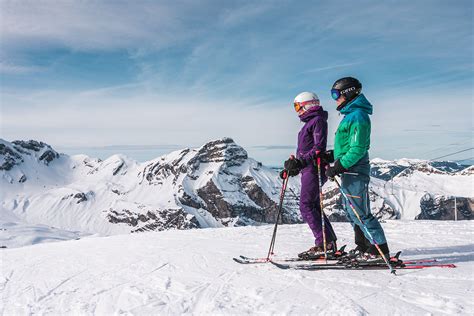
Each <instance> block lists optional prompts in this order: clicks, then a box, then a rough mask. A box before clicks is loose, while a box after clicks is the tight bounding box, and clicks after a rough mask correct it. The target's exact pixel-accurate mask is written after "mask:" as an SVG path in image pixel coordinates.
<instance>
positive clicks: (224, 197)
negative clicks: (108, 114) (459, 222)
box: [0, 138, 474, 234]
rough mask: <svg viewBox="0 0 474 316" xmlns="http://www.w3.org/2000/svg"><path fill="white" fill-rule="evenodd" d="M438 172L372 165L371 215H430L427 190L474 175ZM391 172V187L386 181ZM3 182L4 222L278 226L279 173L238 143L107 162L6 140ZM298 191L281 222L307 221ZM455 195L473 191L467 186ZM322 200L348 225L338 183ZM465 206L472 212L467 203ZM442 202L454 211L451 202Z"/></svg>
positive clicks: (0, 160)
mask: <svg viewBox="0 0 474 316" xmlns="http://www.w3.org/2000/svg"><path fill="white" fill-rule="evenodd" d="M438 167H439V168H440V169H438V168H436V167H435V166H434V164H433V163H429V162H426V161H421V160H416V161H413V160H406V159H405V160H402V161H395V162H390V161H383V160H380V159H374V160H373V161H372V172H373V178H372V182H371V186H370V199H371V206H372V212H373V213H374V214H376V216H377V217H380V218H383V219H398V218H411V219H414V218H415V217H420V216H422V213H423V205H426V203H425V204H423V203H420V201H421V197H422V196H425V195H426V193H427V192H429V193H430V194H432V196H433V198H434V199H435V200H436V199H438V200H439V198H438V197H439V196H444V195H443V194H444V193H446V192H447V193H449V192H451V191H452V192H458V191H459V190H456V188H453V185H451V186H448V187H443V185H444V183H446V181H445V180H446V179H454V180H453V181H455V182H453V183H459V181H460V180H462V181H464V182H463V183H467V182H466V181H468V182H469V180H470V179H471V178H470V177H469V176H470V175H472V167H468V168H465V169H463V170H458V169H459V166H455V165H453V164H449V165H447V166H444V167H443V166H441V167H440V165H439V164H438ZM441 169H442V170H441ZM448 169H449V171H447V170H448ZM388 175H389V176H390V177H389V178H388V179H389V180H390V181H386V180H385V179H387V176H388ZM447 177H449V178H447ZM0 181H1V185H2V191H1V192H0V198H1V201H2V204H1V205H0V207H1V209H0V210H1V217H0V222H10V223H26V224H28V225H32V224H42V225H49V226H51V227H56V228H57V229H64V230H67V231H82V232H87V233H100V234H116V233H130V232H142V231H156V230H164V229H191V228H203V227H223V226H241V225H259V224H264V223H273V222H274V221H275V218H276V212H277V210H278V201H279V193H280V188H281V180H280V179H279V178H278V171H277V170H274V169H270V168H267V167H265V166H264V165H262V164H261V163H260V162H257V161H255V160H253V159H252V158H249V157H248V154H247V152H246V151H245V149H243V148H242V147H241V146H239V145H237V144H236V143H235V142H234V141H233V140H232V139H230V138H222V139H218V140H214V141H211V142H208V143H206V144H204V145H203V146H202V147H200V148H195V149H191V148H185V149H183V150H178V151H175V152H172V153H170V154H168V155H164V156H161V157H158V158H156V159H153V160H151V161H147V162H144V163H137V162H136V161H134V160H131V159H129V158H127V157H126V156H123V155H113V156H111V157H109V158H107V159H105V160H100V159H96V158H90V157H87V156H85V155H75V156H68V155H65V154H60V153H58V152H56V151H55V150H54V149H53V148H52V147H51V146H49V145H47V144H45V143H43V142H38V141H33V140H32V141H14V142H11V143H10V142H7V141H4V140H0ZM433 181H435V182H434V183H438V184H439V187H436V186H433ZM456 181H458V182H456ZM448 182H449V181H448ZM419 183H420V184H421V183H423V185H422V188H420V187H419V186H418V184H419ZM299 187H300V184H299V178H298V177H295V178H292V179H290V183H289V188H288V191H287V193H286V198H285V204H284V205H285V207H284V213H283V218H282V222H283V223H300V222H301V217H300V215H299V210H298V200H299ZM427 189H428V190H427ZM425 191H426V192H425ZM457 195H460V196H464V198H468V197H471V196H472V195H474V194H471V191H469V190H464V192H462V191H459V194H457ZM324 197H325V199H324V204H325V211H326V214H327V215H328V216H329V217H330V219H331V220H334V221H345V220H346V218H345V215H344V211H343V210H342V208H341V200H340V199H341V196H340V194H339V192H338V189H337V187H336V186H335V184H334V183H331V182H328V183H326V184H325V186H324ZM449 199H450V198H449V197H445V198H444V200H443V201H449ZM425 200H426V198H425ZM463 203H464V204H463ZM461 204H462V205H468V206H469V207H470V204H469V203H465V201H464V202H461ZM433 205H435V206H436V205H438V206H439V205H441V204H440V203H434V204H433ZM443 205H445V206H443V207H444V209H448V208H447V206H446V205H451V204H450V202H447V204H446V203H444V204H443ZM407 209H409V211H407ZM432 209H433V208H432V207H431V208H430V211H429V212H424V214H425V215H423V216H422V217H423V218H427V217H426V216H428V218H430V217H429V216H430V215H426V214H435V213H436V212H433V211H432ZM469 210H470V209H469ZM461 213H462V214H470V212H468V211H463V212H461ZM443 214H444V215H443V216H438V217H439V218H443V219H444V218H448V217H449V214H450V213H449V211H446V212H444V213H443ZM436 216H437V215H436ZM436 216H434V217H433V218H436ZM463 216H464V215H463ZM464 218H469V216H467V215H466V216H465V217H464Z"/></svg>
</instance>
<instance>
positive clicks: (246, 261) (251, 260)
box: [233, 256, 338, 264]
mask: <svg viewBox="0 0 474 316" xmlns="http://www.w3.org/2000/svg"><path fill="white" fill-rule="evenodd" d="M233 260H234V261H236V262H238V263H242V264H253V263H267V262H269V261H271V260H275V258H273V259H270V260H267V258H249V257H245V256H239V258H233ZM276 260H277V261H279V262H326V260H324V258H322V259H313V260H306V259H301V258H298V257H294V258H293V257H288V258H276ZM329 261H334V262H337V261H338V259H328V262H329Z"/></svg>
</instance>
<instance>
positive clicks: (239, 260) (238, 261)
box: [232, 258, 248, 264]
mask: <svg viewBox="0 0 474 316" xmlns="http://www.w3.org/2000/svg"><path fill="white" fill-rule="evenodd" d="M232 260H234V261H235V262H237V263H241V264H245V263H248V262H246V261H244V260H242V259H239V258H232Z"/></svg>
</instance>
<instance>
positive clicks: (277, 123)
mask: <svg viewBox="0 0 474 316" xmlns="http://www.w3.org/2000/svg"><path fill="white" fill-rule="evenodd" d="M1 12H2V13H1V45H0V60H1V61H0V72H1V114H2V115H1V134H0V137H2V138H5V139H7V140H14V139H38V140H43V141H45V142H48V143H50V144H52V145H53V146H56V147H59V148H70V147H91V146H92V147H101V146H110V145H154V146H174V145H177V146H199V145H201V144H203V143H204V142H206V141H208V140H210V139H215V138H220V137H224V136H229V137H232V138H234V140H235V141H236V142H238V143H239V144H241V145H242V146H244V147H245V148H247V149H248V150H249V152H250V154H251V155H252V154H253V155H254V156H256V158H257V159H260V160H263V161H264V162H267V163H270V164H275V163H276V162H277V161H280V160H281V159H283V158H284V157H286V156H287V154H289V153H290V152H291V151H292V150H291V148H292V147H293V146H294V145H295V142H296V135H297V132H298V130H299V128H300V127H301V123H300V122H299V121H298V118H297V116H296V114H295V113H294V111H293V108H292V106H291V103H292V100H293V98H294V97H295V96H296V95H297V94H298V93H299V92H301V91H307V90H310V91H314V92H316V93H317V94H318V95H319V96H320V99H321V101H322V105H323V106H324V107H325V109H327V110H328V111H329V115H330V142H332V140H333V137H332V135H333V133H334V131H335V130H336V128H337V124H338V122H339V120H340V119H341V118H340V117H339V116H338V114H337V112H336V111H335V104H334V102H333V101H332V100H331V99H330V93H329V90H330V88H331V85H332V83H333V82H334V81H335V80H336V79H338V78H340V77H342V76H347V75H351V76H355V77H357V78H358V79H359V80H360V81H361V82H362V84H363V86H364V88H363V91H364V93H365V95H366V96H367V98H368V99H369V100H370V101H371V102H372V103H373V105H374V115H373V117H372V123H373V128H372V130H373V132H372V133H373V134H372V149H371V156H372V157H375V156H377V157H382V158H387V159H393V158H401V157H413V158H428V159H429V158H434V157H437V156H441V155H442V154H444V153H449V152H455V151H458V150H461V149H465V148H469V147H472V145H473V137H472V136H473V118H474V117H473V109H472V107H473V4H472V1H383V2H381V1H357V2H354V1H337V2H331V1H258V2H257V1H74V2H73V1H34V2H33V1H31V2H30V1H2V2H1ZM262 146H267V147H262ZM273 146H283V147H284V149H281V148H280V149H278V150H275V149H273V148H275V147H273ZM329 147H331V143H330V144H329ZM262 148H267V150H263V149H262ZM285 148H287V149H285ZM470 156H472V151H471V152H467V153H466V152H464V153H463V154H460V155H459V157H457V156H453V157H452V158H453V159H456V158H458V159H461V158H469V157H470Z"/></svg>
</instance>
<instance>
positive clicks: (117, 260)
mask: <svg viewBox="0 0 474 316" xmlns="http://www.w3.org/2000/svg"><path fill="white" fill-rule="evenodd" d="M382 225H383V226H384V228H385V231H386V234H387V238H388V240H389V243H390V247H391V250H392V251H396V250H402V251H403V254H402V258H403V257H405V258H437V259H438V260H440V261H441V262H449V263H455V264H456V265H457V268H455V269H447V268H431V269H424V270H399V271H398V276H393V275H390V273H389V272H388V271H386V270H379V271H339V270H338V271H294V270H280V269H278V268H276V267H274V266H272V265H270V264H259V265H240V264H238V263H235V262H233V261H232V257H233V256H237V255H239V254H244V255H247V256H265V254H266V252H267V249H268V245H269V242H270V238H271V234H272V230H273V226H272V225H264V226H258V227H250V226H249V227H238V228H219V229H213V228H209V229H200V230H187V231H177V230H174V231H164V232H149V233H141V234H127V235H117V236H110V237H97V236H92V237H86V238H83V239H80V240H70V241H63V242H56V243H43V244H38V245H33V246H28V247H23V248H14V249H0V259H1V260H0V264H1V266H0V268H1V269H0V271H1V273H0V292H1V293H2V294H1V295H2V304H0V314H3V315H25V314H56V315H58V314H62V315H64V314H69V315H71V314H74V315H86V314H87V315H89V314H97V315H111V314H133V315H151V314H154V315H158V314H160V315H163V314H172V315H179V314H197V315H209V314H239V315H241V314H263V315H267V314H313V315H314V314H318V315H335V314H336V315H362V314H375V315H393V314H397V315H419V314H436V315H442V314H461V315H472V314H473V313H474V303H473V300H472V297H473V288H474V286H473V285H474V282H473V281H474V273H473V268H474V264H473V260H474V245H473V243H472V232H473V228H474V227H473V225H474V224H473V223H472V222H471V221H459V222H450V221H403V220H398V221H387V222H386V223H383V224H382ZM334 226H335V230H336V232H337V233H338V237H339V241H338V242H339V244H340V245H342V244H345V243H348V244H349V246H350V247H351V246H353V244H352V238H353V233H352V228H351V227H350V225H349V224H347V223H335V224H334ZM6 233H9V232H8V231H6ZM312 239H313V238H312V236H311V233H310V230H309V229H308V227H307V226H306V225H283V226H280V227H279V229H278V236H277V239H276V248H275V250H276V252H277V253H278V255H279V256H289V255H294V254H295V253H297V252H299V251H302V250H305V249H307V248H308V247H309V246H311V242H312Z"/></svg>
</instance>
